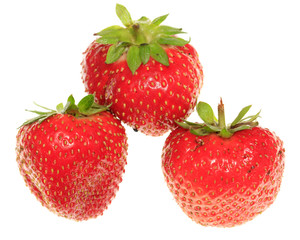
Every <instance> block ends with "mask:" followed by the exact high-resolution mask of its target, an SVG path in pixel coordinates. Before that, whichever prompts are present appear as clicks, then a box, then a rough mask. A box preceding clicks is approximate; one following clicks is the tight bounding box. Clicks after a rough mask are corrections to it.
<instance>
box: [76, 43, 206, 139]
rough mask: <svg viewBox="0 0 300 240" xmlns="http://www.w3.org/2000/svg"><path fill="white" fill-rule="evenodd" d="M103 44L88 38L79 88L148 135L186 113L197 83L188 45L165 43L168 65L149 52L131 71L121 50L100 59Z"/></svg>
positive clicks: (197, 89) (158, 132)
mask: <svg viewBox="0 0 300 240" xmlns="http://www.w3.org/2000/svg"><path fill="white" fill-rule="evenodd" d="M109 46H110V45H102V44H98V43H96V42H93V43H92V44H91V45H90V46H89V48H88V49H87V50H86V52H85V55H84V59H83V62H82V67H83V70H82V79H83V83H84V85H85V89H86V91H87V92H89V93H91V94H95V97H96V99H97V101H98V102H99V103H100V104H112V106H111V110H112V111H113V112H114V114H115V115H116V116H118V117H119V118H120V119H121V120H122V121H124V122H125V123H127V124H128V125H130V126H131V127H133V128H135V129H138V130H139V131H141V132H143V133H145V134H147V135H153V136H159V135H162V134H164V133H165V132H167V131H168V130H170V129H173V128H174V127H175V126H176V124H175V122H174V120H178V121H179V120H181V119H182V118H184V119H185V118H187V117H188V116H189V115H190V114H191V112H192V110H193V108H194V107H195V105H196V102H197V98H198V95H199V92H200V89H201V87H202V83H203V72H202V66H201V64H200V62H199V59H198V54H197V52H196V51H195V49H194V48H193V47H192V46H191V45H189V44H186V45H185V46H184V47H178V46H172V47H166V48H165V50H166V52H167V54H168V56H169V63H170V65H169V66H164V65H163V64H161V63H159V62H157V61H155V60H153V59H152V58H151V57H150V60H149V62H148V63H147V64H145V65H143V64H142V65H141V66H140V67H139V68H138V70H137V71H136V72H135V73H134V75H133V74H132V72H131V71H130V69H129V67H128V66H127V62H126V54H124V55H123V56H122V57H121V58H120V59H119V60H118V61H117V62H115V63H112V64H105V59H106V55H107V51H108V48H109Z"/></svg>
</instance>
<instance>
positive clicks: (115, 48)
mask: <svg viewBox="0 0 300 240" xmlns="http://www.w3.org/2000/svg"><path fill="white" fill-rule="evenodd" d="M125 49H126V47H125V46H124V44H114V45H112V46H110V48H109V49H108V51H107V55H106V61H105V63H107V64H110V63H114V62H115V61H117V60H118V59H119V58H120V57H121V56H122V55H123V53H124V51H125Z"/></svg>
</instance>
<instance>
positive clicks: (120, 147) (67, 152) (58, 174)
mask: <svg viewBox="0 0 300 240" xmlns="http://www.w3.org/2000/svg"><path fill="white" fill-rule="evenodd" d="M16 151H17V163H18V165H19V169H20V172H21V174H22V176H23V177H24V180H25V183H26V185H27V186H28V187H29V188H30V190H31V192H32V193H33V194H34V195H35V196H36V197H37V199H38V200H39V201H40V202H41V203H42V205H44V206H45V207H47V208H48V209H49V210H50V211H53V212H55V213H56V214H58V215H60V216H64V217H67V218H70V219H74V220H86V219H88V218H91V217H97V216H98V215H100V214H102V213H103V211H104V210H105V209H106V208H107V206H108V205H109V204H110V202H111V201H112V199H113V198H114V197H115V194H116V192H117V190H118V189H119V183H120V182H121V181H122V174H123V172H124V167H125V165H126V156H127V137H126V134H125V129H124V128H123V127H122V125H121V123H120V121H119V120H118V119H116V118H115V117H113V116H112V115H111V114H110V113H108V112H102V113H100V114H97V115H93V116H90V117H86V118H75V117H73V116H71V115H67V114H64V115H63V114H57V115H55V116H52V117H50V118H48V119H47V120H45V121H44V122H42V123H41V124H39V123H37V122H36V123H33V124H31V125H27V126H24V127H22V128H21V129H20V130H19V133H18V135H17V148H16Z"/></svg>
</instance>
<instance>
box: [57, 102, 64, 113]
mask: <svg viewBox="0 0 300 240" xmlns="http://www.w3.org/2000/svg"><path fill="white" fill-rule="evenodd" d="M63 110H64V105H63V104H62V103H60V104H57V106H56V111H57V112H59V113H61V112H62V111H63Z"/></svg>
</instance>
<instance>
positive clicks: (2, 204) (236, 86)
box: [0, 0, 300, 240]
mask: <svg viewBox="0 0 300 240" xmlns="http://www.w3.org/2000/svg"><path fill="white" fill-rule="evenodd" d="M117 2H118V3H121V4H123V5H125V6H126V7H127V8H128V10H129V11H130V13H131V15H132V18H133V19H138V18H140V17H141V16H144V15H145V16H147V17H149V18H151V19H154V18H155V17H157V16H161V15H164V14H166V13H170V15H169V17H168V19H167V20H166V21H165V24H167V25H170V26H174V27H182V28H183V30H184V31H186V32H188V34H187V35H186V39H188V37H189V36H190V37H191V44H192V45H193V46H194V47H195V48H196V49H197V51H198V53H199V58H200V61H201V63H202V65H203V68H204V74H205V78H204V85H203V88H202V91H201V93H200V97H199V100H201V101H206V102H209V103H210V104H211V105H212V106H213V107H214V109H216V106H217V103H218V102H219V98H220V97H222V98H223V101H224V103H225V110H226V116H227V121H230V120H232V119H233V118H234V117H235V115H236V114H237V113H238V112H239V110H240V109H241V108H242V107H244V106H246V105H249V104H253V109H252V111H251V112H252V113H256V112H257V111H259V110H260V109H262V112H261V116H262V118H261V119H260V124H261V126H263V127H267V128H269V129H271V130H272V131H275V132H276V133H277V135H279V136H280V137H281V138H282V140H283V141H284V143H285V148H286V169H285V172H284V178H283V182H282V187H281V191H280V193H279V195H278V197H277V199H276V201H275V203H274V204H273V205H272V206H271V207H270V208H269V209H267V210H266V211H265V212H264V213H262V214H261V215H260V216H258V217H256V218H255V219H254V220H253V221H251V222H248V223H246V224H244V225H242V226H238V227H235V228H229V229H223V228H212V227H203V226H201V225H198V224H196V223H194V222H192V221H191V220H190V219H189V218H188V217H187V216H186V215H185V214H184V213H183V212H182V211H181V209H180V208H179V207H178V206H177V204H176V202H175V201H174V199H173V197H172V195H171V193H170V192H169V190H168V189H167V186H166V184H165V182H164V179H163V175H162V171H161V159H160V157H161V150H162V147H163V143H164V141H165V139H166V137H167V135H168V133H167V134H165V135H164V136H162V137H157V138H153V137H147V136H144V135H142V134H140V133H135V132H134V131H133V130H132V129H130V128H128V127H126V130H127V134H128V143H129V152H128V153H129V154H128V159H127V160H128V164H127V166H126V172H125V174H124V178H123V182H122V183H121V184H120V190H119V192H118V193H117V196H116V198H115V199H114V200H113V202H112V204H111V205H110V206H109V208H108V210H107V211H105V212H104V215H103V216H100V217H98V218H96V219H92V220H88V221H84V222H74V221H71V220H68V219H64V218H62V217H57V216H56V215H54V214H53V213H51V212H49V211H48V210H47V209H46V208H44V207H42V206H41V204H40V203H39V202H38V201H37V200H36V199H35V197H34V196H33V195H32V194H31V193H30V191H29V189H28V188H27V187H26V186H25V183H24V181H23V179H22V177H21V176H20V174H19V170H18V167H17V164H16V161H15V136H16V133H17V127H18V126H19V125H20V124H22V123H23V121H24V120H26V119H28V118H30V117H31V116H32V115H31V114H30V113H28V112H25V111H24V109H32V108H34V107H35V106H34V105H33V101H36V102H38V103H40V104H41V105H44V106H48V107H50V108H51V107H53V108H54V107H55V106H56V104H57V103H59V102H65V101H66V99H67V97H68V96H69V95H70V94H71V93H72V94H73V95H74V96H75V98H76V99H80V98H82V97H83V96H84V95H85V93H84V87H83V84H82V81H81V74H80V72H81V66H80V62H81V60H82V52H83V51H84V50H85V49H86V48H87V46H88V45H89V44H90V42H92V41H93V40H94V36H93V34H94V33H95V32H98V31H99V30H101V29H103V28H105V27H107V26H110V25H118V24H121V23H120V21H119V19H118V18H117V16H116V15H115V4H116V3H117ZM298 3H299V1H290V0H284V1H276V0H273V1H266V0H265V1H264V0H261V1H256V0H253V1H232V0H227V1H213V0H211V1H209V0H206V1H202V0H198V1H191V0H185V1H182V0H181V1H179V0H165V1H161V0H152V1H142V0H140V1H125V0H120V1H115V0H113V1H103V0H97V1H91V0H85V1H75V0H73V1H61V0H59V1H58V0H52V1H33V0H27V1H21V0H12V1H1V3H0V26H1V37H0V73H1V89H0V91H1V94H0V97H1V118H0V119H1V120H0V121H1V125H0V126H1V137H0V141H1V144H0V146H1V153H2V157H1V165H0V184H1V187H0V214H1V219H2V220H3V221H2V223H1V224H0V229H1V230H0V239H3V240H4V239H5V240H6V239H25V240H27V239H32V240H35V239H58V240H59V239H208V238H209V239H220V238H222V239H263V238H268V239H274V238H275V237H278V238H279V237H281V238H286V236H290V237H289V238H290V239H300V233H299V229H298V228H299V215H300V208H299V199H300V192H299V184H300V178H299V175H300V174H299V169H300V159H299V146H298V144H299V139H298V138H299V126H298V125H299V122H298V121H299V119H300V114H299V90H300V87H299V84H298V82H299V81H300V73H299V72H300V71H299V70H300V47H299V46H300V36H299V23H300V14H299V9H300V7H299V6H298ZM189 120H194V121H196V120H197V115H196V114H195V113H193V114H192V115H191V117H190V118H189Z"/></svg>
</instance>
